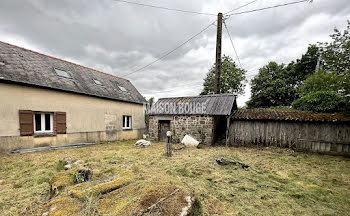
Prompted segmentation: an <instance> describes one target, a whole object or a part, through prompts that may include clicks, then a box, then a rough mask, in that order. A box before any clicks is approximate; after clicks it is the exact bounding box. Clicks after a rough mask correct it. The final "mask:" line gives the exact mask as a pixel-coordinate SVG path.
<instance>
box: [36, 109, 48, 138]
mask: <svg viewBox="0 0 350 216" xmlns="http://www.w3.org/2000/svg"><path fill="white" fill-rule="evenodd" d="M34 131H35V133H51V132H53V114H52V113H40V112H36V113H35V114H34Z"/></svg>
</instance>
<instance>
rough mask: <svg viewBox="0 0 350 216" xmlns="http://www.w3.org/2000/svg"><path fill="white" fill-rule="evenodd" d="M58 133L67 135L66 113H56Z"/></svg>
mask: <svg viewBox="0 0 350 216" xmlns="http://www.w3.org/2000/svg"><path fill="white" fill-rule="evenodd" d="M55 117H56V133H57V134H65V133H67V130H66V129H67V124H66V119H67V117H66V113H65V112H56V113H55Z"/></svg>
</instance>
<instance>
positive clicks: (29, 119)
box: [19, 110, 34, 136]
mask: <svg viewBox="0 0 350 216" xmlns="http://www.w3.org/2000/svg"><path fill="white" fill-rule="evenodd" d="M19 130H20V134H21V136H32V135H33V134H34V125H33V111H31V110H20V111H19Z"/></svg>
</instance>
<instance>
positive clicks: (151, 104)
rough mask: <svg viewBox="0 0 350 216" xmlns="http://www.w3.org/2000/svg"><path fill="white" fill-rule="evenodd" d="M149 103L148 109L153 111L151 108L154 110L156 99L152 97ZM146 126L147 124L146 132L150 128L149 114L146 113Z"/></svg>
mask: <svg viewBox="0 0 350 216" xmlns="http://www.w3.org/2000/svg"><path fill="white" fill-rule="evenodd" d="M145 99H146V98H145ZM146 100H147V99H146ZM147 103H148V107H147V109H149V110H151V108H152V106H153V104H154V97H151V98H150V99H148V100H147ZM145 124H146V130H148V128H149V127H148V126H149V115H148V114H147V112H146V113H145Z"/></svg>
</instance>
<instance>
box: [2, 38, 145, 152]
mask: <svg viewBox="0 0 350 216" xmlns="http://www.w3.org/2000/svg"><path fill="white" fill-rule="evenodd" d="M0 101H1V102H0V120H1V124H0V152H9V151H12V150H15V149H23V148H32V147H40V146H52V145H63V144H76V143H86V142H95V143H99V142H104V141H113V140H120V139H135V138H138V137H142V134H143V133H144V131H145V122H144V110H145V109H144V106H143V104H145V99H144V98H143V97H142V95H141V94H140V93H139V92H138V91H137V89H136V88H135V87H134V86H133V85H132V84H131V82H130V81H129V80H127V79H124V78H121V77H116V76H113V75H110V74H106V73H103V72H101V71H97V70H94V69H91V68H88V67H85V66H81V65H78V64H75V63H72V62H68V61H65V60H61V59H58V58H55V57H51V56H47V55H44V54H41V53H38V52H34V51H31V50H27V49H24V48H21V47H17V46H14V45H11V44H7V43H4V42H0Z"/></svg>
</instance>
